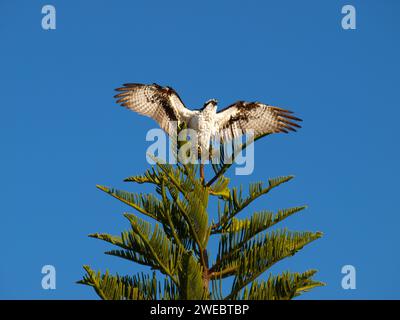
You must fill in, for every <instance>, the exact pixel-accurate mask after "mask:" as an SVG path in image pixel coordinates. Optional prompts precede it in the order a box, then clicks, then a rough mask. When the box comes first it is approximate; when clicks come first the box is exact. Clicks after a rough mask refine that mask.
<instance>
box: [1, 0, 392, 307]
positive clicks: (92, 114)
mask: <svg viewBox="0 0 400 320" xmlns="http://www.w3.org/2000/svg"><path fill="white" fill-rule="evenodd" d="M45 4H53V5H55V7H56V10H57V29H56V30H53V31H44V30H42V28H41V18H42V14H41V8H42V6H43V5H45ZM345 4H353V5H354V6H355V7H356V10H357V29H356V30H343V29H342V28H341V18H342V14H341V8H342V6H343V5H345ZM399 10H400V3H399V2H398V1H395V0H393V1H389V0H386V1H377V0H376V1H372V0H371V1H365V0H364V1H354V0H353V1H333V0H332V1H288V0H287V1H281V0H280V1H246V2H243V1H232V0H231V1H202V3H201V4H200V3H198V2H196V3H195V2H194V1H191V2H190V3H189V2H188V1H168V3H167V2H166V1H151V2H150V1H146V2H145V1H112V2H111V1H55V0H53V1H5V0H2V1H1V2H0V12H1V21H0V38H1V50H0V58H1V59H0V87H1V116H0V139H1V149H2V151H1V158H0V164H1V166H0V174H1V175H0V176H1V184H0V195H1V196H0V199H1V207H0V212H1V221H0V240H1V248H2V250H1V258H0V298H7V299H14V298H22V299H27V298H28V299H30V298H35V299H36V298H37V299H60V298H62V299H64V298H65V299H77V298H78V299H80V298H82V299H93V298H96V295H95V294H94V293H93V292H92V290H91V289H90V288H89V287H86V286H80V285H76V284H75V283H74V282H75V281H76V280H79V279H80V278H81V276H82V275H83V269H82V265H83V264H89V265H91V266H92V267H93V268H94V269H102V270H105V269H106V268H109V269H110V271H111V272H113V273H115V272H119V273H121V274H124V273H129V272H132V273H133V272H136V271H139V270H142V269H140V268H135V266H134V265H131V264H130V263H129V262H128V261H121V260H119V259H118V258H115V257H110V256H106V255H104V254H103V252H104V251H106V250H107V249H109V248H110V247H109V246H107V244H105V243H102V242H100V241H97V240H94V239H90V238H88V237H87V234H89V233H92V232H109V233H118V232H119V231H121V230H123V229H125V228H128V224H127V222H126V221H125V219H124V218H123V217H122V213H123V212H124V211H125V210H129V208H127V207H125V206H124V205H123V204H121V203H119V202H118V201H117V200H114V199H112V198H111V197H108V196H107V195H105V194H103V193H102V192H101V191H99V190H97V189H96V188H95V185H96V184H105V185H110V186H115V187H119V188H124V189H128V190H131V191H142V190H143V188H142V186H135V185H129V184H128V185H125V184H124V183H123V182H122V179H123V178H125V177H127V176H129V175H132V174H140V173H142V172H143V171H144V170H145V169H146V168H148V164H147V163H146V160H145V151H146V149H147V147H148V146H149V143H148V142H146V141H145V135H146V132H147V131H148V130H149V129H151V128H153V127H155V126H156V125H155V124H154V123H153V122H152V121H151V120H150V119H147V118H143V117H139V116H137V115H135V114H134V113H129V112H128V111H126V110H124V109H122V108H120V107H118V106H117V105H116V104H115V102H114V99H113V95H114V92H113V89H114V88H115V87H117V86H119V85H121V84H122V83H125V82H143V83H152V82H157V83H160V84H162V85H170V86H172V87H174V88H175V89H176V90H177V91H178V92H179V93H180V94H181V97H182V98H183V100H184V101H185V102H186V104H187V105H188V106H192V107H195V108H196V107H199V106H201V105H202V103H203V102H204V101H205V100H206V99H208V98H218V99H219V102H220V106H221V107H223V106H225V105H227V104H229V103H231V102H233V101H235V100H238V99H243V100H260V101H263V102H266V103H269V104H275V105H278V106H283V107H287V108H289V109H292V110H295V111H296V113H297V114H298V115H299V116H301V117H302V118H303V119H304V123H303V124H304V127H303V129H302V130H301V131H299V132H298V133H296V134H291V135H275V136H271V137H267V138H265V139H263V140H261V141H259V142H257V144H256V148H255V152H256V163H255V171H254V173H253V174H252V175H251V176H247V177H234V180H233V182H232V183H233V185H235V184H239V183H244V184H245V183H247V182H249V181H258V180H264V179H265V180H266V179H267V178H268V177H274V176H279V175H286V174H295V175H296V179H295V180H293V181H292V182H290V183H289V184H286V185H285V186H282V187H280V188H278V189H277V190H276V191H275V192H273V193H272V194H271V195H270V196H269V197H267V198H265V199H264V200H261V201H258V202H257V203H256V204H255V205H254V206H253V207H252V208H251V209H253V210H256V209H263V208H267V209H276V208H281V207H290V206H295V205H301V204H308V205H309V209H307V210H306V211H304V212H302V213H301V214H299V215H297V216H294V217H291V218H290V219H289V220H287V221H285V222H284V223H283V224H282V225H281V227H283V226H286V227H288V228H290V229H293V230H319V231H323V232H324V234H325V236H324V237H323V238H322V239H320V240H318V241H316V242H314V243H313V244H311V245H310V246H308V247H306V248H305V249H304V250H302V251H301V252H299V253H298V254H297V255H296V256H294V257H292V258H290V259H288V260H286V261H284V262H283V263H281V264H280V265H279V266H277V268H276V269H274V270H273V271H276V272H278V271H280V270H283V269H290V270H292V271H304V270H306V269H308V268H316V269H318V270H319V273H318V274H317V276H316V278H317V279H319V280H322V281H325V282H327V284H328V285H327V286H326V287H323V288H318V289H316V290H314V291H312V292H310V293H308V294H306V295H305V296H304V297H305V298H309V299H336V298H337V299H363V298H366V299H370V298H377V299H383V298H390V299H396V298H397V299H399V298H400V292H399V289H398V288H399V287H400V277H399V273H398V271H399V268H400V257H399V249H398V247H399V240H398V232H399V225H400V212H399V205H398V198H399V197H398V192H399V189H398V181H399V178H400V175H399V167H398V164H399V163H400V153H399V149H398V140H399V133H398V124H399V117H400V109H399V107H400V105H399V101H400V97H399V74H400V65H399V57H400V44H399V31H400V20H399V19H398V16H399V13H400V11H399ZM146 191H147V189H146ZM46 264H51V265H54V266H55V267H56V270H57V289H56V290H53V291H52V290H48V291H45V290H43V289H42V288H41V278H42V274H41V268H42V266H43V265H46ZM346 264H351V265H354V266H355V267H356V270H357V289H356V290H347V291H345V290H343V289H342V288H341V284H340V283H341V279H342V276H343V275H342V274H341V268H342V266H343V265H346Z"/></svg>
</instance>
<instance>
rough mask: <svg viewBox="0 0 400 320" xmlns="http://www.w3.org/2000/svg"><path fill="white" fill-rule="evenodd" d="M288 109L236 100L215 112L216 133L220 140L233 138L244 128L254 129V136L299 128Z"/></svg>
mask: <svg viewBox="0 0 400 320" xmlns="http://www.w3.org/2000/svg"><path fill="white" fill-rule="evenodd" d="M291 114H292V112H291V111H289V110H285V109H281V108H278V107H273V106H269V105H266V104H263V103H260V102H245V101H238V102H235V103H234V104H232V105H230V106H228V107H227V108H225V109H224V110H222V111H220V112H218V113H217V125H218V129H217V130H218V134H219V136H220V139H221V140H222V141H229V140H233V139H235V138H237V137H240V136H241V135H243V134H244V133H245V132H246V130H253V131H254V138H257V137H260V136H263V135H267V134H271V133H278V132H284V133H288V132H289V131H296V128H301V127H300V125H298V124H297V123H296V121H302V120H301V119H299V118H296V117H294V116H292V115H291Z"/></svg>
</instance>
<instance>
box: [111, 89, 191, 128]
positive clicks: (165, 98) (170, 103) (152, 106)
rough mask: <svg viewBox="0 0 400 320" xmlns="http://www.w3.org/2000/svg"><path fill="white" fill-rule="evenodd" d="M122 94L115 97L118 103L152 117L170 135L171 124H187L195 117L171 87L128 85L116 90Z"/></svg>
mask: <svg viewBox="0 0 400 320" xmlns="http://www.w3.org/2000/svg"><path fill="white" fill-rule="evenodd" d="M115 90H116V91H120V92H121V93H119V94H117V95H115V96H114V98H116V99H118V100H117V103H119V104H121V106H123V107H126V108H128V109H130V110H133V111H136V112H137V113H139V114H141V115H144V116H147V117H150V118H152V119H154V120H155V121H157V122H158V124H159V125H160V127H161V128H162V129H163V130H165V132H167V133H168V134H169V133H170V132H169V131H170V122H171V121H177V122H178V125H179V124H180V123H182V122H186V121H187V120H188V119H190V117H191V116H192V115H193V113H194V111H191V110H189V109H187V108H186V107H185V105H184V104H183V102H182V100H181V98H180V97H179V95H178V94H177V93H176V91H175V90H174V89H172V88H171V87H161V86H159V85H158V84H156V83H154V84H152V85H146V84H139V83H127V84H124V86H123V87H121V88H118V89H115Z"/></svg>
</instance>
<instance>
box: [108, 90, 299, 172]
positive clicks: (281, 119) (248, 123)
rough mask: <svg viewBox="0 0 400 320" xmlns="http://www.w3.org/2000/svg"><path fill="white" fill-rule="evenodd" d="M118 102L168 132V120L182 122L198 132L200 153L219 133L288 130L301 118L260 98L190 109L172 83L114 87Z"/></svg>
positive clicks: (224, 135)
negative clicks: (221, 106) (167, 85)
mask: <svg viewBox="0 0 400 320" xmlns="http://www.w3.org/2000/svg"><path fill="white" fill-rule="evenodd" d="M116 90H117V91H119V92H120V93H118V94H117V95H115V98H117V103H119V104H121V105H122V106H124V107H126V108H128V109H130V110H133V111H136V112H137V113H139V114H141V115H144V116H147V117H150V118H152V119H154V120H155V121H156V122H157V123H158V124H159V125H160V127H161V128H162V129H163V130H164V131H165V132H166V133H168V134H171V132H170V131H171V126H170V123H171V121H175V122H177V124H178V126H181V125H182V124H184V125H185V126H186V127H187V128H190V129H194V130H195V131H196V132H197V135H198V137H197V138H198V140H197V142H198V150H199V153H203V152H204V151H207V152H208V150H209V148H210V141H211V139H213V138H215V137H216V136H218V138H219V139H220V141H221V143H224V142H227V141H231V140H234V139H236V138H238V137H240V136H242V135H243V134H245V133H246V132H248V131H249V130H252V131H253V134H254V138H257V137H260V136H264V135H267V134H272V133H279V132H283V133H288V132H289V131H296V128H300V125H298V124H297V122H298V121H301V119H299V118H297V117H294V116H293V115H292V112H291V111H288V110H285V109H282V108H278V107H274V106H270V105H267V104H263V103H261V102H246V101H237V102H235V103H233V104H231V105H229V106H228V107H226V108H225V109H223V110H221V111H218V112H217V100H215V99H210V100H208V101H206V102H205V103H204V106H203V108H201V109H198V110H190V109H188V108H186V106H185V104H184V103H183V101H182V100H181V98H180V97H179V95H178V94H177V92H176V91H175V90H174V89H172V88H171V87H162V86H160V85H158V84H156V83H154V84H151V85H146V84H138V83H128V84H124V85H123V87H121V88H117V89H116ZM200 175H201V178H202V179H203V180H204V165H203V164H200Z"/></svg>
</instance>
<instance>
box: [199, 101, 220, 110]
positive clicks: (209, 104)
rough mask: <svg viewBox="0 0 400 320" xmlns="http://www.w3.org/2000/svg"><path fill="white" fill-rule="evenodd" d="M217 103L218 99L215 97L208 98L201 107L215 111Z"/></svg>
mask: <svg viewBox="0 0 400 320" xmlns="http://www.w3.org/2000/svg"><path fill="white" fill-rule="evenodd" d="M217 104H218V101H217V99H210V100H207V101H206V102H205V103H204V106H203V109H202V110H204V111H206V112H207V111H212V112H216V111H217Z"/></svg>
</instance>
